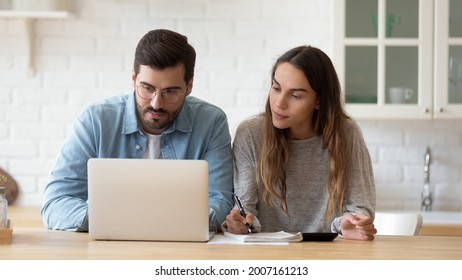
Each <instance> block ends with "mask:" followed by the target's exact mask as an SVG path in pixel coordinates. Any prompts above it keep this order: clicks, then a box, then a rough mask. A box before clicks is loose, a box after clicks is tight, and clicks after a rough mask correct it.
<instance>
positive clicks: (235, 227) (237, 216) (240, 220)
mask: <svg viewBox="0 0 462 280" xmlns="http://www.w3.org/2000/svg"><path fill="white" fill-rule="evenodd" d="M252 223H253V215H252V214H247V216H246V217H245V218H244V217H243V216H242V215H241V213H240V212H239V210H238V209H232V210H231V212H229V214H228V216H226V225H227V227H228V231H229V232H231V233H235V234H246V233H249V232H248V226H249V225H251V224H252Z"/></svg>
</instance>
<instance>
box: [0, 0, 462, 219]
mask: <svg viewBox="0 0 462 280" xmlns="http://www.w3.org/2000/svg"><path fill="white" fill-rule="evenodd" d="M333 1H334V0H329V1H326V0H287V1H280V0H151V1H150V0H136V1H134V0H96V1H95V0H72V1H71V3H72V11H73V12H74V16H73V17H70V18H67V19H56V20H50V19H47V20H45V19H39V20H35V22H34V24H33V30H34V34H35V40H34V47H35V52H34V56H35V57H34V62H35V65H36V73H35V75H33V76H28V75H27V65H26V45H25V42H26V38H25V34H24V30H23V28H22V26H23V25H22V23H21V22H20V21H19V20H18V19H7V18H0V166H1V167H3V168H4V169H6V170H8V171H9V172H10V173H11V174H12V175H14V176H15V178H16V179H17V181H18V182H19V184H20V188H21V194H20V197H19V200H18V202H17V203H18V204H20V205H40V204H41V200H42V193H43V188H44V185H45V183H46V180H47V176H48V173H49V171H50V169H51V167H52V166H53V163H54V160H55V158H56V155H57V153H58V151H59V148H60V146H61V144H62V141H63V140H64V137H65V136H66V134H67V133H68V131H69V129H70V127H71V125H72V121H73V120H74V118H75V116H76V115H77V114H78V113H79V112H80V111H81V110H82V109H83V108H84V107H85V106H87V105H88V104H90V103H92V102H94V101H96V100H99V99H102V98H105V97H108V96H112V95H118V94H122V93H127V92H130V91H131V90H132V88H131V81H130V77H131V67H132V63H133V55H134V49H135V46H136V44H137V42H138V40H139V39H140V38H141V36H143V35H144V34H145V33H146V32H147V31H149V30H151V29H155V28H168V29H173V30H176V31H178V32H181V33H184V34H185V35H187V36H188V37H189V40H190V42H191V44H192V45H193V46H195V48H196V51H197V55H198V60H197V68H196V76H195V84H194V91H193V94H194V95H196V96H198V97H200V98H203V99H206V100H207V101H209V102H212V103H214V104H216V105H218V106H220V107H222V108H223V109H224V110H225V112H226V113H227V114H228V117H229V121H230V126H231V127H230V129H231V134H232V135H233V134H234V131H235V129H236V127H237V125H238V124H239V122H241V121H242V120H243V119H244V118H246V117H248V116H251V115H254V114H256V113H259V112H260V111H261V108H263V105H264V102H265V97H266V92H267V89H268V86H269V74H270V68H271V66H272V64H273V62H274V60H275V58H276V57H277V56H279V55H280V54H282V53H283V52H284V51H285V50H287V49H289V48H291V47H294V46H296V45H300V44H311V45H314V46H317V47H320V48H322V49H323V50H324V51H325V52H326V53H328V54H331V48H332V46H331V42H332V32H331V28H332V26H331V10H332V2H333ZM3 2H5V1H1V2H0V4H2V3H3ZM461 123H462V121H460V120H459V121H456V120H448V121H360V122H359V124H360V125H361V127H362V129H363V133H364V136H365V139H366V142H367V144H368V146H369V150H370V153H371V158H372V161H373V166H374V172H375V177H376V181H377V194H378V197H377V203H378V208H379V209H419V205H420V189H421V186H422V182H423V155H424V152H425V148H426V146H427V145H428V146H429V147H430V148H431V149H432V152H433V156H434V161H433V164H432V166H431V181H432V183H433V185H434V188H435V204H434V207H435V209H441V210H458V211H461V210H462V156H461V155H462V125H461Z"/></svg>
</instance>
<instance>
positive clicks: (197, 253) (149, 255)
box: [0, 208, 462, 260]
mask: <svg viewBox="0 0 462 280" xmlns="http://www.w3.org/2000/svg"><path fill="white" fill-rule="evenodd" d="M10 219H11V220H13V225H14V227H13V238H12V242H11V244H9V245H0V259H17V260H21V259H29V260H31V259H32V260H36V259H53V260H55V259H67V260H75V259H107V260H114V259H124V260H126V259H133V260H142V259H149V260H160V259H162V260H174V259H183V260H192V259H196V260H219V259H226V260H230V259H231V260H240V259H248V260H258V259H265V260H266V259H268V260H269V259H274V260H277V259H299V260H301V259H317V260H332V259H333V260H348V259H350V260H351V259H358V260H369V259H371V260H376V259H379V260H390V259H391V260H405V259H419V260H421V259H426V260H437V259H442V260H451V259H457V260H460V259H462V237H443V236H377V237H376V240H374V241H372V242H364V241H353V240H345V239H342V238H337V239H336V240H334V241H333V242H300V243H291V244H289V245H288V246H270V245H259V246H255V245H245V246H243V245H209V244H207V243H193V242H139V241H134V242H130V241H95V240H90V239H89V236H88V234H87V233H77V232H66V231H55V230H47V229H45V228H44V227H43V226H42V225H41V220H40V213H39V212H38V209H34V208H15V209H10ZM39 221H40V223H38V222H39Z"/></svg>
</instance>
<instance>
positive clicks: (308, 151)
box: [233, 116, 375, 233]
mask: <svg viewBox="0 0 462 280" xmlns="http://www.w3.org/2000/svg"><path fill="white" fill-rule="evenodd" d="M349 126H350V127H349V129H348V131H349V132H350V134H349V137H351V140H352V141H351V147H350V149H351V151H352V153H351V155H352V156H351V160H350V163H349V164H350V172H349V174H348V175H347V180H348V181H347V182H348V189H347V191H346V193H345V202H344V209H343V212H344V213H347V212H350V213H358V214H359V213H362V214H366V215H369V216H371V217H373V216H374V211H375V185H374V176H373V171H372V165H371V160H370V156H369V152H368V150H367V147H366V144H365V142H364V139H363V136H362V134H361V130H360V128H359V127H358V126H357V125H356V124H355V123H354V122H353V121H352V122H350V123H349ZM262 143H263V118H262V117H261V116H257V117H253V118H250V119H248V120H246V121H244V122H242V123H241V124H240V125H239V127H238V129H237V132H236V136H235V139H234V143H233V151H234V188H235V189H234V191H235V194H236V195H238V196H239V198H240V199H241V200H242V202H243V204H244V205H245V208H246V211H247V212H248V213H252V214H254V215H255V216H256V217H257V219H256V221H255V223H254V226H255V228H256V230H255V231H264V232H271V231H280V230H284V231H287V232H298V231H300V232H330V231H333V232H339V233H340V219H341V217H335V218H334V219H331V220H330V221H326V220H325V215H326V209H327V201H328V193H327V190H326V180H327V175H328V152H327V150H325V149H323V148H322V139H321V137H319V136H315V137H312V138H310V139H306V140H292V141H290V144H289V162H288V166H287V169H286V174H287V175H286V183H287V194H286V199H287V205H288V214H286V213H285V212H284V211H283V210H282V209H281V208H280V207H279V204H276V205H277V206H276V207H269V205H267V204H265V202H264V201H263V195H262V194H263V192H262V190H263V186H257V183H256V178H255V167H256V163H257V160H258V155H259V153H260V149H261V146H262Z"/></svg>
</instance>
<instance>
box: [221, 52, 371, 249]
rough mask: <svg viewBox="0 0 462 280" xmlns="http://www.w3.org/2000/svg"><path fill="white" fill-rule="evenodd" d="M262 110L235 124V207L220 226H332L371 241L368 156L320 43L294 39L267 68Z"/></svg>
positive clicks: (287, 228) (314, 228)
mask: <svg viewBox="0 0 462 280" xmlns="http://www.w3.org/2000/svg"><path fill="white" fill-rule="evenodd" d="M271 78H272V85H271V89H270V92H269V96H268V100H267V103H266V108H265V112H264V113H263V114H262V115H260V116H257V117H253V118H251V119H248V120H246V121H244V122H243V123H241V124H240V126H239V127H238V129H237V132H236V136H235V140H234V144H233V151H234V158H235V163H234V168H235V169H234V185H235V186H234V187H235V193H236V195H237V196H239V198H240V199H241V201H242V202H243V204H244V205H245V211H246V212H247V213H248V215H247V217H246V218H244V217H243V216H242V215H241V214H240V212H239V211H238V210H237V209H233V210H232V211H231V212H230V214H229V215H228V216H227V217H226V221H225V223H224V224H223V226H224V229H225V230H228V231H229V232H232V233H246V232H247V231H248V226H249V225H252V227H251V229H252V231H255V232H258V231H265V232H271V231H279V230H284V231H289V232H298V231H300V232H329V231H333V232H338V233H340V234H341V235H343V237H344V238H347V239H357V240H373V239H374V234H375V233H376V232H377V231H376V229H375V228H374V224H373V218H374V209H375V186H374V178H373V172H372V167H371V161H370V156H369V153H368V150H367V147H366V145H365V142H364V139H363V137H362V134H361V131H360V129H359V127H358V126H357V125H356V124H355V123H354V121H353V120H351V119H350V118H349V117H348V116H347V114H346V113H345V111H344V109H343V107H342V98H341V89H340V83H339V81H338V77H337V74H336V72H335V69H334V66H333V65H332V62H331V60H330V59H329V57H328V56H327V55H326V54H325V53H324V52H322V51H321V50H319V49H317V48H314V47H311V46H300V47H296V48H294V49H291V50H289V51H288V52H286V53H285V54H283V55H282V56H281V57H280V58H279V59H278V60H277V61H276V63H275V65H274V67H273V70H272V75H271Z"/></svg>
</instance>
